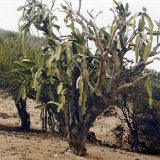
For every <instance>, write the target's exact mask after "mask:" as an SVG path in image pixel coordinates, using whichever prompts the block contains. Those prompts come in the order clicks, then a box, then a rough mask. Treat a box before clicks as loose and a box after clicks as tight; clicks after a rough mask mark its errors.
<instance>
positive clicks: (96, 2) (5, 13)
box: [0, 0, 160, 71]
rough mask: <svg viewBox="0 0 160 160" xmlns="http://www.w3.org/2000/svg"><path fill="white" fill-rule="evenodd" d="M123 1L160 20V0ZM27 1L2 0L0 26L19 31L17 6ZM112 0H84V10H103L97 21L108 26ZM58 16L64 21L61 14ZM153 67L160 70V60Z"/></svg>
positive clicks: (74, 4) (134, 8)
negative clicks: (145, 9) (143, 8)
mask: <svg viewBox="0 0 160 160" xmlns="http://www.w3.org/2000/svg"><path fill="white" fill-rule="evenodd" d="M51 1H52V0H43V2H44V3H46V4H51ZM68 1H70V2H71V3H72V4H73V7H74V8H75V9H77V8H78V1H79V0H68ZM121 2H124V3H126V2H128V3H129V5H130V10H131V12H132V13H136V12H138V11H141V10H142V7H145V8H147V13H148V14H149V15H150V16H151V18H152V19H153V20H160V0H121ZM24 3H25V0H0V28H3V29H6V30H12V31H18V19H19V17H20V16H21V14H22V13H21V12H18V11H17V8H18V7H19V6H21V5H23V4H24ZM60 3H64V2H63V0H57V6H58V5H59V4H60ZM112 6H113V2H112V0H82V12H83V13H86V11H87V10H91V9H93V8H94V11H95V13H97V12H98V11H100V10H102V11H103V14H102V15H100V16H99V18H98V20H97V23H98V25H99V26H107V25H109V24H110V22H111V21H112V13H111V11H110V8H112ZM58 18H59V19H60V20H61V21H62V17H61V15H60V14H59V15H58ZM152 68H154V69H156V70H159V71H160V65H159V62H157V63H155V64H154V65H152Z"/></svg>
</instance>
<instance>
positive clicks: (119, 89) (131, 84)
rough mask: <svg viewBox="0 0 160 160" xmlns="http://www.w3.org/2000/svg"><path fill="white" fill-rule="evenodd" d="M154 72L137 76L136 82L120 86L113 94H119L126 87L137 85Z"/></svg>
mask: <svg viewBox="0 0 160 160" xmlns="http://www.w3.org/2000/svg"><path fill="white" fill-rule="evenodd" d="M151 75H152V73H147V74H145V75H143V76H141V77H139V78H137V79H136V80H135V81H134V82H132V83H125V84H123V85H121V86H119V87H118V88H117V89H116V91H115V92H114V93H113V96H116V95H118V93H120V92H121V91H122V90H124V89H126V88H130V87H134V86H135V85H137V84H138V83H140V82H141V81H142V80H144V79H146V78H147V77H149V76H151Z"/></svg>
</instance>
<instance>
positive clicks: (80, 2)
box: [77, 0, 82, 13]
mask: <svg viewBox="0 0 160 160" xmlns="http://www.w3.org/2000/svg"><path fill="white" fill-rule="evenodd" d="M81 4H82V0H79V8H78V12H77V13H80V10H81Z"/></svg>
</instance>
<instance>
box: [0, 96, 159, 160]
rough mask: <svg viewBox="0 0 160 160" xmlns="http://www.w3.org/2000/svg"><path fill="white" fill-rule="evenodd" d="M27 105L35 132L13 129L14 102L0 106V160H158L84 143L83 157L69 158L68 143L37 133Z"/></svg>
mask: <svg viewBox="0 0 160 160" xmlns="http://www.w3.org/2000/svg"><path fill="white" fill-rule="evenodd" d="M0 101H2V97H0ZM28 106H29V108H28V110H29V111H30V113H31V117H32V119H31V121H32V128H34V129H36V130H33V132H31V133H24V132H20V131H19V130H18V129H17V128H16V127H17V126H18V125H19V119H18V115H17V111H16V108H15V106H14V101H13V100H11V98H10V97H8V98H7V99H6V100H5V101H3V102H1V103H0V160H53V159H54V160H81V159H82V160H160V156H159V157H158V156H148V155H140V154H135V153H132V152H125V151H122V150H115V149H111V148H107V147H99V146H97V145H91V144H87V149H88V154H87V156H86V157H78V156H75V155H72V154H70V153H69V152H65V150H66V148H67V147H68V144H67V142H66V141H65V139H64V138H62V137H53V136H52V135H50V134H46V133H41V132H40V128H41V123H40V119H39V112H40V111H39V110H35V109H34V106H35V103H34V102H32V101H30V100H29V102H28ZM64 152H65V153H64Z"/></svg>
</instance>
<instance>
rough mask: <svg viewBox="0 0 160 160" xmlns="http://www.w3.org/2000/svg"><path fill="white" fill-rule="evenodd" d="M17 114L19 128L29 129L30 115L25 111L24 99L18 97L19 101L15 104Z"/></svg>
mask: <svg viewBox="0 0 160 160" xmlns="http://www.w3.org/2000/svg"><path fill="white" fill-rule="evenodd" d="M16 107H17V110H18V114H19V117H20V120H21V126H20V129H21V130H23V131H29V130H30V125H31V123H30V115H29V114H28V112H27V111H26V100H23V99H20V100H19V102H18V103H17V104H16Z"/></svg>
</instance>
